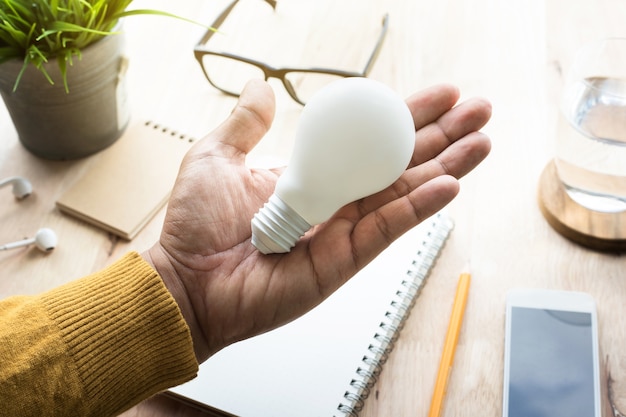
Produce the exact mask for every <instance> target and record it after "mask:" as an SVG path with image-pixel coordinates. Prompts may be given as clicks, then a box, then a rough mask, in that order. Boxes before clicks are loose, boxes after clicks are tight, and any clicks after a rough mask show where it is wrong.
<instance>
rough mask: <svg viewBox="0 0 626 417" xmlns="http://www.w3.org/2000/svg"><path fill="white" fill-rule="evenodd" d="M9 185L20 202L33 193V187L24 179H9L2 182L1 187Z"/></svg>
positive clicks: (0, 182)
mask: <svg viewBox="0 0 626 417" xmlns="http://www.w3.org/2000/svg"><path fill="white" fill-rule="evenodd" d="M7 185H12V186H13V195H14V196H15V198H17V199H19V200H21V199H23V198H26V197H28V196H29V195H30V194H31V193H32V192H33V186H32V185H31V184H30V181H28V180H27V179H26V178H24V177H9V178H5V179H3V180H2V181H0V187H4V186H7Z"/></svg>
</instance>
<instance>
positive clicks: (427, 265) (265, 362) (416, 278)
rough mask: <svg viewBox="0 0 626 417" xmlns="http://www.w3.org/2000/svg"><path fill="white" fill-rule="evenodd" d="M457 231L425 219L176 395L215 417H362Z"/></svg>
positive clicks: (208, 365) (442, 220)
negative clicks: (315, 302)
mask: <svg viewBox="0 0 626 417" xmlns="http://www.w3.org/2000/svg"><path fill="white" fill-rule="evenodd" d="M451 229H452V221H451V220H450V219H449V218H448V217H447V215H446V213H445V212H441V213H439V214H437V215H435V216H434V217H432V218H430V219H428V220H426V221H424V222H423V223H421V224H420V225H419V226H417V227H415V228H413V229H412V230H410V231H409V232H407V233H406V234H404V236H402V237H401V238H400V239H398V240H397V241H395V242H394V243H393V244H392V245H391V246H390V247H389V248H387V249H386V250H385V251H384V252H383V253H381V254H380V255H379V256H378V257H377V258H376V259H375V260H373V261H372V262H371V263H370V264H369V265H367V266H366V267H365V268H364V269H363V270H361V271H360V272H359V273H358V274H357V275H356V276H354V277H353V278H352V279H351V280H350V281H348V282H347V283H346V284H345V285H344V286H342V287H341V288H340V289H339V290H338V291H336V292H335V293H334V294H333V295H331V296H330V297H329V298H328V299H327V300H325V301H324V302H323V303H322V304H320V305H319V306H317V307H316V308H314V309H313V310H311V311H310V312H308V313H307V314H305V315H304V316H302V317H300V318H299V319H297V320H295V321H293V322H291V323H289V324H287V325H285V326H283V327H280V328H278V329H276V330H273V331H271V332H268V333H265V334H263V335H260V336H257V337H253V338H251V339H247V340H244V341H241V342H238V343H235V344H233V345H231V346H229V347H227V348H225V349H223V350H221V351H220V352H218V353H217V354H215V355H214V356H212V357H211V358H209V360H207V361H206V362H204V363H203V364H202V365H200V371H199V373H198V376H197V377H196V378H195V379H194V380H192V381H190V382H188V383H186V384H183V385H181V386H178V387H176V388H173V389H171V390H170V391H169V392H168V394H169V395H171V396H173V397H175V398H177V399H179V400H181V401H183V402H186V403H188V404H190V405H192V406H194V407H197V408H200V409H202V410H205V411H206V412H208V415H214V416H237V417H333V416H336V417H347V416H350V417H354V416H356V415H358V412H359V410H360V409H361V408H362V406H363V401H364V400H365V398H366V397H367V396H368V394H369V391H370V390H371V388H372V387H373V385H374V383H375V382H376V380H377V378H378V375H379V374H380V372H381V370H382V367H383V364H384V362H385V360H386V359H387V356H388V355H389V353H390V351H391V350H392V348H393V346H394V342H395V340H396V339H397V337H398V335H399V333H400V330H401V328H402V325H403V324H404V322H405V320H406V319H407V317H408V315H409V312H410V310H411V308H412V306H413V304H414V303H415V300H416V299H417V297H418V295H419V293H420V290H421V289H422V287H423V285H424V283H425V282H426V278H427V276H428V274H429V272H430V271H431V269H432V268H433V266H434V264H435V260H436V258H437V256H438V255H439V253H440V251H441V248H442V247H443V245H444V243H445V241H446V239H447V237H448V235H449V233H450V230H451ZM251 278H253V277H251ZM294 279H297V277H294Z"/></svg>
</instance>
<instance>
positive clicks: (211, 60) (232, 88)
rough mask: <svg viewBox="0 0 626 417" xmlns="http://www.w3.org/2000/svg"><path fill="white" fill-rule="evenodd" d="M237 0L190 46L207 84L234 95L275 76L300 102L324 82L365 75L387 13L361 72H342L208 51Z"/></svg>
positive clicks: (380, 41)
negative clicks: (255, 80) (280, 65)
mask: <svg viewBox="0 0 626 417" xmlns="http://www.w3.org/2000/svg"><path fill="white" fill-rule="evenodd" d="M238 1H239V0H234V1H233V2H232V3H231V4H230V5H229V6H228V7H227V8H226V9H224V11H223V12H222V13H221V14H220V15H219V16H218V17H217V19H216V20H215V22H213V23H212V24H211V25H210V26H209V27H210V29H209V30H208V31H207V32H206V33H205V34H204V36H203V37H202V39H200V41H199V42H198V44H197V45H196V46H195V48H194V55H195V57H196V60H197V61H198V63H199V64H200V66H201V67H202V70H203V71H204V75H205V76H206V78H207V80H209V83H211V85H212V86H213V87H215V88H217V89H218V90H220V91H222V92H223V93H225V94H228V95H231V96H235V97H238V96H239V95H240V94H241V91H242V89H243V87H244V85H245V84H246V82H247V81H248V80H250V79H251V78H262V79H264V80H267V79H268V78H270V77H272V78H278V79H279V80H281V81H282V83H283V85H284V86H285V89H286V90H287V92H288V93H289V95H290V96H291V98H293V99H294V100H295V101H296V102H298V103H300V104H302V105H304V104H305V103H306V102H307V100H308V99H310V98H311V96H312V95H313V94H314V93H315V92H316V91H318V90H319V89H321V88H322V87H324V86H325V85H326V84H328V83H330V82H332V81H334V80H336V79H338V78H346V77H366V76H367V75H368V74H369V73H370V71H371V69H372V67H373V66H374V63H375V62H376V58H378V54H379V53H380V49H381V47H382V44H383V40H384V39H385V35H386V34H387V28H388V26H389V15H388V14H386V15H385V16H384V17H383V22H382V31H381V33H380V35H379V36H378V40H377V41H376V45H375V46H374V50H373V51H372V53H371V55H370V57H369V59H368V60H367V63H366V64H365V67H364V68H363V70H362V71H360V72H356V71H343V70H337V69H331V68H317V67H313V68H274V67H272V66H270V65H268V64H265V63H263V62H260V61H257V60H254V59H250V58H246V57H243V56H239V55H235V54H231V53H228V52H216V51H211V50H209V49H208V48H207V47H206V46H205V44H206V43H207V42H208V41H209V39H210V38H211V36H213V34H214V33H215V32H216V30H217V29H218V28H219V27H220V26H221V24H222V23H224V20H226V17H227V16H228V15H229V14H230V12H231V11H232V9H233V8H234V7H235V5H236V4H237V2H238ZM265 2H266V3H268V4H269V5H270V6H272V8H273V9H276V1H275V0H265Z"/></svg>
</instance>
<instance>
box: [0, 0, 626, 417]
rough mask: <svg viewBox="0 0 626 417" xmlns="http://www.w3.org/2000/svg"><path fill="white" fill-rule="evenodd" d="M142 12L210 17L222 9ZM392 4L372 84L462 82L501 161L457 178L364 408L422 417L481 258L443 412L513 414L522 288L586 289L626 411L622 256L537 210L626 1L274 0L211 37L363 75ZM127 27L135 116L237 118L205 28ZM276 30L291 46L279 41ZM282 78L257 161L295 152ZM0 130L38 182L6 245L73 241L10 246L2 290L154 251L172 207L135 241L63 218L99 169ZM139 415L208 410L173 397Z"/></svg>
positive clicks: (1, 167) (156, 22) (31, 286)
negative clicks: (508, 377) (576, 105)
mask: <svg viewBox="0 0 626 417" xmlns="http://www.w3.org/2000/svg"><path fill="white" fill-rule="evenodd" d="M241 3H242V4H241V5H240V6H238V9H236V11H235V12H234V14H233V16H232V21H233V22H235V23H241V21H246V20H247V18H249V17H250V16H248V15H246V13H245V9H246V8H247V7H257V6H258V4H257V5H256V6H255V5H254V3H255V0H242V2H241ZM135 4H136V7H138V8H140V7H141V8H143V7H153V8H159V7H161V8H162V9H164V10H168V11H171V12H174V13H179V14H182V15H185V16H190V17H193V18H194V19H198V20H203V21H204V22H210V21H211V20H212V18H213V17H214V16H215V15H216V13H218V12H219V11H220V10H221V9H222V7H223V6H224V4H225V1H224V0H213V1H208V0H187V1H181V2H171V1H166V0H150V1H148V0H136V1H135ZM248 5H249V6H248ZM305 5H306V6H305ZM305 7H308V8H309V10H307V11H306V12H305V11H304V10H305V9H304V8H305ZM385 12H389V14H390V28H389V34H388V38H387V39H386V41H385V44H384V46H383V49H382V53H381V55H380V57H379V60H378V62H377V64H376V65H375V67H374V70H373V72H372V74H371V77H372V78H375V79H378V80H380V81H383V82H385V83H387V84H388V85H390V86H391V87H393V88H394V89H396V90H397V91H399V92H401V93H402V94H403V95H408V94H409V93H411V92H413V91H415V90H417V89H420V88H422V87H425V86H428V85H431V84H435V83H440V82H449V83H453V84H456V85H458V86H459V87H460V88H461V91H462V94H463V96H464V97H470V96H475V95H481V96H485V97H487V98H488V99H489V100H491V102H492V103H493V107H494V112H493V119H492V121H491V122H490V123H489V124H488V126H487V127H486V128H485V129H484V130H485V132H487V133H488V134H489V135H490V136H491V137H492V140H493V151H492V153H491V155H490V156H489V157H488V159H487V160H486V161H485V162H484V163H483V164H482V165H481V166H480V168H479V169H477V170H476V171H474V172H473V173H471V174H470V175H469V176H468V177H467V178H465V179H463V180H462V191H461V193H460V195H459V196H458V198H457V199H456V200H455V201H454V202H453V203H452V204H451V207H450V210H451V213H452V215H453V217H454V219H455V223H456V228H455V230H454V231H453V234H452V237H451V239H450V240H449V242H448V244H447V246H446V248H445V250H444V252H443V253H442V256H441V258H440V260H439V263H438V265H437V267H436V269H435V270H434V272H433V275H432V276H431V278H430V281H429V283H428V284H427V285H426V288H425V290H424V291H423V293H422V295H421V296H420V298H419V301H418V302H417V304H416V306H415V308H414V310H413V312H412V315H411V317H410V319H409V321H408V322H407V324H406V327H405V328H404V330H403V332H402V335H401V337H400V339H399V341H398V343H397V345H396V347H395V350H394V351H393V353H392V355H391V357H390V359H389V361H388V362H387V363H386V365H385V368H384V371H383V373H382V375H381V377H380V380H379V381H378V383H377V385H376V386H375V389H374V391H373V393H372V395H371V396H370V398H369V399H368V400H367V402H366V404H365V409H364V410H363V411H362V413H361V416H362V417H374V416H377V417H382V416H424V415H426V413H427V411H428V407H429V403H430V396H431V393H432V389H433V385H434V382H435V375H436V372H437V365H438V361H439V356H440V353H441V349H442V344H443V339H444V335H445V330H446V326H447V321H448V315H449V312H450V306H451V302H452V299H453V295H454V289H455V285H456V281H457V278H458V275H459V273H460V272H461V269H462V268H463V266H464V265H465V264H466V263H467V262H468V261H469V262H470V263H471V269H472V272H473V282H472V288H471V290H470V297H469V302H468V306H467V312H466V316H465V322H464V326H463V329H462V332H461V335H460V341H459V347H458V350H457V353H456V359H455V365H454V368H453V372H452V375H451V380H450V385H449V387H448V394H447V397H446V400H445V406H444V409H443V413H442V415H443V416H498V415H500V413H501V401H502V372H503V344H504V343H503V342H504V298H505V293H506V291H507V290H508V289H509V288H511V287H514V286H539V287H546V288H560V289H568V290H579V291H586V292H588V293H590V294H591V295H592V296H593V297H594V298H595V299H596V300H597V302H598V309H599V322H600V329H599V330H600V346H601V351H602V362H603V365H604V366H606V368H607V369H608V370H609V371H610V376H611V379H612V380H613V386H612V388H613V391H614V394H615V395H614V400H615V403H616V406H617V407H618V408H619V409H620V410H621V411H622V413H624V412H626V356H625V355H624V354H623V351H624V349H625V348H626V314H624V313H625V311H626V307H625V300H626V273H625V269H626V259H624V257H622V256H615V255H605V254H600V253H595V252H592V251H589V250H586V249H583V248H581V247H578V246H576V245H574V244H572V243H570V242H568V241H566V240H565V239H563V238H562V237H561V236H560V235H558V234H557V233H555V232H554V231H553V230H552V229H551V228H550V226H548V224H547V223H546V222H545V220H544V219H543V217H542V215H541V213H540V211H539V208H538V205H537V201H536V195H537V189H536V187H537V182H538V178H539V176H540V173H541V171H542V169H543V167H544V166H545V164H546V163H547V162H548V161H549V160H550V158H551V155H552V144H553V139H554V132H555V126H556V120H557V105H556V103H557V97H558V94H559V91H560V88H561V85H560V83H561V79H562V72H563V70H564V68H567V66H568V65H569V63H570V62H571V60H572V57H573V54H574V51H575V50H576V48H577V47H578V46H579V45H581V43H583V42H585V41H589V40H593V39H596V38H601V37H605V36H624V35H626V28H625V27H624V25H623V22H624V19H626V3H625V2H623V1H621V0H596V1H594V2H589V1H584V0H532V1H521V0H510V1H493V0H474V1H471V2H462V1H450V0H442V1H414V0H397V1H394V2H388V1H384V0H342V1H332V0H316V1H315V2H306V1H305V0H279V6H278V11H277V14H276V15H272V14H271V13H270V14H267V15H266V14H260V15H256V16H253V20H251V21H249V22H247V23H246V24H244V25H241V26H232V29H229V30H224V36H223V38H225V39H221V40H218V41H216V42H217V43H218V44H219V43H220V42H223V44H224V45H228V42H232V45H234V46H233V48H243V50H245V51H247V52H249V53H257V54H258V55H259V56H257V57H258V58H260V59H263V60H266V61H267V62H270V63H274V64H276V65H282V64H286V63H289V64H295V65H310V64H318V65H321V66H343V67H344V68H346V69H360V68H361V67H362V66H363V65H364V63H365V59H366V57H367V54H368V53H369V51H370V48H371V47H372V46H373V43H372V42H373V40H374V39H375V37H376V35H377V33H378V30H379V28H380V26H379V25H380V18H381V17H382V15H383V14H384V13H385ZM285 16H288V17H289V19H287V18H286V17H285ZM295 16H299V17H298V19H301V20H296V18H295ZM292 17H293V19H292ZM268 22H272V23H271V25H272V26H271V28H272V29H271V30H270V29H269V25H268ZM244 23H245V22H244ZM243 28H250V29H249V31H248V30H246V31H245V32H244V29H243ZM274 29H276V32H274ZM125 30H126V34H127V44H128V45H127V50H128V56H129V58H130V68H129V75H128V76H129V79H128V84H129V88H130V90H131V103H132V106H133V115H134V117H135V118H139V119H150V120H157V121H158V122H159V123H162V124H164V125H167V126H170V127H172V128H175V129H178V130H180V131H186V132H187V133H188V134H191V135H195V136H202V135H203V134H204V133H206V132H208V131H209V130H210V129H212V128H213V127H215V126H216V125H217V124H218V123H219V122H220V121H221V120H223V119H224V117H225V116H226V115H227V114H228V113H229V111H230V109H231V108H232V106H233V105H234V103H235V101H234V99H232V98H229V97H225V96H223V95H222V94H220V93H219V92H218V91H216V90H215V89H213V88H212V87H211V86H210V85H209V84H208V83H207V82H206V80H205V79H204V77H203V75H202V73H201V72H200V69H199V67H198V66H197V64H196V62H195V61H194V58H193V54H192V48H193V45H194V43H195V42H196V41H197V40H198V39H199V37H200V35H201V34H202V32H203V29H202V28H199V27H195V26H192V25H189V24H187V23H183V22H178V21H173V20H170V19H165V18H162V17H132V18H129V19H127V20H126V22H125ZM281 30H286V31H290V32H289V33H292V36H289V37H285V36H277V37H273V35H276V34H278V35H280V33H281ZM252 31H254V32H252ZM251 33H254V36H252V35H251ZM283 33H284V32H283ZM276 42H279V43H276ZM279 45H280V46H279ZM270 46H271V47H270ZM272 85H273V86H274V87H275V90H276V93H277V106H278V108H277V116H276V121H275V123H274V126H273V128H272V130H271V131H270V133H269V134H268V136H267V138H266V139H265V140H264V141H263V142H262V144H261V145H260V146H259V148H258V150H257V152H256V153H257V155H258V156H265V155H271V156H275V157H279V158H287V157H288V155H289V150H290V143H291V142H290V141H291V138H292V137H293V132H294V127H295V125H296V122H297V117H298V115H299V113H300V107H299V106H298V105H297V104H295V103H293V102H292V101H291V100H290V99H289V97H288V96H287V95H286V94H285V93H284V91H283V90H282V86H281V85H280V84H279V83H276V82H272ZM0 135H1V138H2V139H1V140H0V177H4V176H9V175H24V176H26V177H28V178H30V179H31V181H32V182H33V184H34V187H35V194H34V195H33V196H31V197H30V198H29V199H27V200H25V201H22V202H15V201H14V200H13V199H12V198H11V194H10V191H8V190H4V191H2V193H3V194H4V195H3V196H2V203H1V204H0V219H1V220H2V228H0V241H11V240H15V239H19V238H22V237H23V236H29V235H32V234H33V233H34V232H35V231H36V230H37V229H38V228H39V227H42V226H48V227H51V228H54V229H55V230H56V231H57V233H58V235H59V240H60V243H59V246H58V248H57V249H56V250H55V252H54V253H52V254H50V255H43V254H40V253H39V252H38V251H36V250H35V249H28V250H16V251H12V252H4V253H0V297H5V296H8V295H11V294H20V293H21V294H23V293H36V292H40V291H43V290H46V289H48V288H51V287H54V286H57V285H59V284H61V283H63V282H67V281H69V280H72V279H74V278H78V277H80V276H82V275H85V274H88V273H90V272H92V271H94V270H97V269H99V268H101V267H103V266H104V265H106V264H108V263H110V262H112V261H113V260H114V259H116V258H118V257H119V256H120V255H122V254H123V253H125V252H126V251H128V250H129V249H137V250H143V249H145V248H147V247H148V246H149V245H150V244H151V243H152V242H154V241H155V239H156V238H157V236H158V233H159V230H160V225H161V222H162V220H163V214H164V213H163V212H161V213H159V214H158V215H157V216H156V218H155V219H154V220H153V221H152V222H151V223H150V224H149V225H148V226H147V227H146V229H144V231H143V232H142V233H141V234H140V235H139V236H138V237H137V238H135V239H134V240H133V241H132V242H123V241H119V240H118V239H115V238H113V237H111V236H109V235H107V234H106V233H103V232H101V231H99V230H97V229H94V228H92V227H89V226H87V225H85V224H83V223H80V222H78V221H75V220H73V219H70V218H68V217H66V216H64V215H62V214H60V213H59V212H58V210H56V209H55V207H54V202H55V200H56V198H57V197H58V196H59V195H60V194H61V193H62V192H63V191H64V190H65V189H66V188H67V187H68V186H69V185H71V184H72V182H73V181H74V180H75V179H76V178H77V177H78V176H79V175H80V174H81V173H82V172H83V170H84V169H85V168H86V166H87V165H88V164H89V160H83V161H77V162H50V161H43V160H40V159H37V158H35V157H33V156H32V155H30V154H29V153H28V152H26V151H25V150H24V149H23V148H22V147H21V145H20V144H19V142H18V140H17V135H16V133H15V131H14V128H13V126H12V124H11V121H10V119H9V117H8V115H7V113H6V111H5V110H4V108H3V107H2V109H1V110H0ZM605 402H607V401H606V400H605ZM607 403H608V402H607ZM126 415H127V416H147V415H170V416H171V415H177V416H191V415H199V414H197V412H194V411H191V410H188V409H185V408H182V407H175V406H173V405H172V404H170V403H168V402H167V401H165V400H163V399H160V400H156V401H153V402H152V403H148V404H144V405H142V406H140V407H138V408H135V409H133V410H131V411H129V412H128V413H126ZM606 415H607V416H609V415H612V414H610V413H607V414H606Z"/></svg>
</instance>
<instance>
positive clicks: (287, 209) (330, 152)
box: [252, 78, 415, 254]
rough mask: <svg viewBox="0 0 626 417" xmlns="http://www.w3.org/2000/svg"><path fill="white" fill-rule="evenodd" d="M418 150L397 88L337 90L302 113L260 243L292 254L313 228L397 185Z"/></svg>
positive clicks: (347, 86)
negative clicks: (298, 243)
mask: <svg viewBox="0 0 626 417" xmlns="http://www.w3.org/2000/svg"><path fill="white" fill-rule="evenodd" d="M414 146H415V126H414V123H413V117H412V116H411V113H410V111H409V109H408V107H407V105H406V103H405V102H404V100H403V99H402V98H401V97H400V96H399V95H397V94H396V93H395V92H394V91H393V90H391V89H390V88H389V87H387V86H385V85H384V84H382V83H379V82H377V81H373V80H371V79H368V78H345V79H341V80H338V81H335V82H333V83H331V84H329V85H328V86H327V87H325V88H324V89H322V90H321V91H319V92H318V93H317V94H315V95H314V96H313V97H312V98H311V100H310V101H309V102H308V103H307V104H306V106H305V107H304V109H303V111H302V114H301V117H300V120H299V124H298V128H297V130H296V137H295V142H294V149H293V153H292V155H291V159H290V161H289V164H288V166H287V168H286V169H285V171H284V172H283V174H282V175H281V176H280V178H279V179H278V182H277V183H276V188H275V190H274V194H273V195H272V196H271V197H270V199H269V201H268V202H267V203H266V204H265V205H264V206H263V207H262V208H261V210H259V212H258V213H256V215H255V216H254V218H253V219H252V244H253V245H254V246H255V247H256V248H257V249H259V251H261V252H262V253H264V254H268V253H285V252H289V251H290V250H291V248H292V247H293V246H295V244H296V243H297V241H298V240H299V239H300V237H302V236H303V235H304V233H305V232H306V231H307V230H308V229H310V228H311V227H312V226H313V225H316V224H319V223H322V222H324V221H326V220H328V219H329V218H330V217H331V216H332V215H333V214H334V213H335V212H336V211H337V210H338V209H339V208H341V207H343V206H344V205H346V204H348V203H350V202H353V201H355V200H358V199H360V198H363V197H366V196H368V195H371V194H374V193H376V192H378V191H380V190H382V189H384V188H386V187H388V186H389V185H391V184H392V183H393V182H395V181H396V180H397V179H398V178H399V177H400V175H401V174H402V173H403V172H404V170H405V169H406V168H407V165H408V164H409V161H410V160H411V156H412V154H413V148H414Z"/></svg>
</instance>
